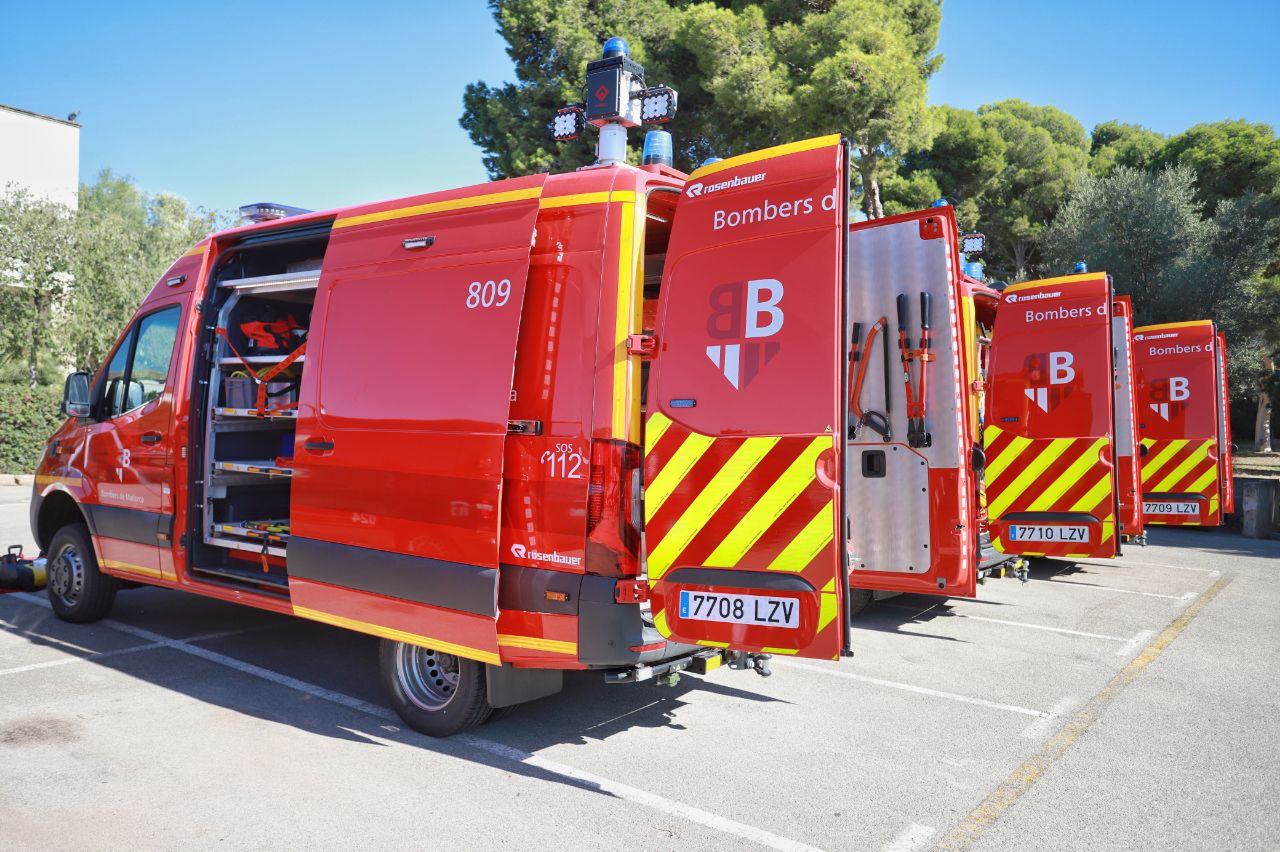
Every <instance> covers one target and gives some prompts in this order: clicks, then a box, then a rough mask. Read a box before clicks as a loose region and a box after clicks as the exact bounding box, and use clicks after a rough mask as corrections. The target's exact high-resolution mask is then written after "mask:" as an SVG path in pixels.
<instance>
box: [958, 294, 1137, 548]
mask: <svg viewBox="0 0 1280 852" xmlns="http://www.w3.org/2000/svg"><path fill="white" fill-rule="evenodd" d="M1112 302H1113V296H1112V292H1111V281H1110V278H1109V277H1108V276H1107V275H1106V273H1104V272H1086V273H1081V274H1076V275H1068V276H1064V277H1061V278H1049V279H1045V280H1041V281H1027V282H1023V283H1021V284H1013V285H1011V286H1009V287H1008V288H1006V289H1005V290H1004V292H1003V294H1002V301H1001V305H1000V309H999V311H998V313H997V315H996V327H995V333H994V335H993V338H992V345H991V392H990V394H989V396H988V397H987V405H988V414H987V417H986V427H985V430H984V436H983V437H984V443H985V446H986V454H987V466H986V495H987V512H988V523H989V525H990V529H991V536H992V541H993V543H994V544H995V546H996V548H997V549H999V550H1001V551H1003V552H1005V553H1018V554H1022V555H1024V556H1075V557H1086V556H1092V557H1100V556H1101V557H1110V556H1116V555H1117V554H1118V553H1119V534H1120V532H1121V530H1120V529H1118V528H1117V520H1118V519H1117V508H1118V500H1117V498H1118V480H1117V470H1116V459H1117V446H1116V434H1117V431H1116V429H1117V427H1116V410H1115V403H1114V396H1115V384H1116V373H1115V365H1114V361H1113V346H1112V342H1113V337H1112V335H1113V331H1112V321H1111V310H1110V308H1111V305H1112Z"/></svg>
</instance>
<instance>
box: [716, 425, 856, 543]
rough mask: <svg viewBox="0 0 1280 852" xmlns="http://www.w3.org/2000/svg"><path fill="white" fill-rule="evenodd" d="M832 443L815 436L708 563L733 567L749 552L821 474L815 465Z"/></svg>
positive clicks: (727, 537)
mask: <svg viewBox="0 0 1280 852" xmlns="http://www.w3.org/2000/svg"><path fill="white" fill-rule="evenodd" d="M830 446H831V438H814V439H813V441H812V442H810V444H809V446H807V447H805V449H804V452H802V453H801V454H800V457H799V458H797V459H796V460H795V461H793V462H792V463H791V465H790V467H788V468H787V469H786V470H785V471H783V473H782V476H780V477H778V479H777V480H776V481H775V482H774V483H773V485H771V486H769V490H768V491H766V492H765V493H764V495H763V496H761V497H760V499H759V500H757V501H756V503H755V505H754V506H752V507H751V508H750V509H748V510H747V513H746V514H745V515H743V516H742V519H741V520H739V521H738V523H737V525H736V526H735V527H734V528H733V530H732V531H731V532H730V533H729V534H728V535H727V536H725V539H724V541H722V542H720V544H719V545H718V546H717V547H716V549H715V550H713V551H712V552H711V555H710V556H708V557H707V559H706V561H705V562H704V563H703V564H704V565H707V566H710V567H713V568H732V567H733V566H735V565H737V564H738V560H740V559H742V557H743V556H745V555H746V553H747V551H748V550H750V549H751V547H752V545H754V544H755V543H756V542H757V541H759V539H760V536H762V535H764V532H765V530H767V529H768V528H769V527H770V526H772V525H773V522H774V521H776V520H777V519H778V518H779V516H781V515H782V513H783V512H785V511H786V510H787V507H788V506H790V505H791V504H792V503H793V502H795V499H796V498H797V497H799V496H800V493H801V492H802V491H804V489H805V488H806V487H807V486H808V485H809V483H810V482H812V481H813V480H814V479H816V478H817V475H818V474H817V469H816V467H815V465H816V464H817V461H818V456H819V455H820V454H821V453H822V451H823V450H824V449H826V448H827V447H830Z"/></svg>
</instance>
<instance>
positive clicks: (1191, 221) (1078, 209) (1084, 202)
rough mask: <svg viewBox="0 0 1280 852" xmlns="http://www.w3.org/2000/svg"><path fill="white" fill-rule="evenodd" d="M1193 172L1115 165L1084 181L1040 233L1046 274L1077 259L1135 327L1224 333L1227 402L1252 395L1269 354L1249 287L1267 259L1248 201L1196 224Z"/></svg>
mask: <svg viewBox="0 0 1280 852" xmlns="http://www.w3.org/2000/svg"><path fill="white" fill-rule="evenodd" d="M1195 180H1196V176H1195V173H1194V172H1193V171H1192V170H1191V169H1189V168H1187V167H1185V166H1170V167H1167V168H1165V169H1162V170H1161V171H1159V172H1144V171H1140V170H1138V169H1133V168H1129V167H1127V166H1118V167H1116V168H1115V169H1114V170H1113V171H1112V173H1111V174H1110V175H1109V176H1108V177H1105V178H1100V177H1097V176H1096V175H1086V176H1084V177H1083V178H1082V179H1081V180H1080V182H1079V184H1078V186H1077V187H1076V190H1075V192H1074V193H1073V195H1072V196H1071V198H1070V200H1069V201H1068V202H1067V203H1066V204H1065V205H1063V207H1062V210H1061V211H1060V212H1059V213H1058V215H1057V217H1056V218H1055V219H1054V220H1053V223H1052V224H1051V225H1050V226H1049V227H1048V228H1046V229H1045V231H1044V234H1043V238H1042V244H1043V247H1044V251H1045V255H1046V258H1047V260H1048V263H1049V266H1050V268H1051V269H1052V270H1053V271H1055V272H1065V271H1067V270H1068V269H1070V267H1071V264H1072V263H1073V262H1074V261H1077V260H1085V261H1087V262H1088V263H1089V266H1090V267H1091V268H1093V269H1100V270H1101V269H1104V270H1106V271H1107V272H1109V273H1111V275H1112V276H1113V277H1114V280H1115V283H1116V290H1117V292H1118V293H1121V294H1128V295H1131V296H1132V297H1133V303H1134V313H1135V320H1136V322H1137V323H1138V324H1140V325H1141V324H1148V323H1155V322H1176V321H1181V320H1186V319H1194V318H1199V317H1209V318H1212V319H1214V320H1215V321H1216V322H1217V323H1218V325H1219V326H1220V327H1221V328H1222V329H1223V330H1224V331H1225V332H1226V334H1227V339H1228V341H1229V344H1230V345H1229V347H1228V354H1229V357H1230V359H1231V364H1230V370H1231V375H1232V391H1233V395H1235V396H1236V397H1238V398H1254V397H1256V395H1257V394H1258V392H1259V387H1260V386H1259V382H1260V380H1261V379H1262V378H1263V376H1262V363H1263V356H1264V355H1265V353H1266V352H1268V351H1274V346H1273V345H1271V346H1269V345H1268V344H1267V343H1266V342H1265V341H1266V339H1267V338H1268V337H1269V336H1270V337H1272V338H1273V339H1274V337H1275V336H1276V335H1277V334H1280V332H1277V331H1276V330H1275V328H1274V326H1275V325H1276V319H1275V316H1274V314H1272V315H1268V314H1267V313H1266V312H1265V311H1264V310H1262V308H1263V302H1262V298H1263V296H1264V292H1263V289H1262V288H1263V285H1262V283H1261V281H1260V279H1259V276H1260V275H1261V273H1262V271H1263V269H1264V268H1265V267H1266V264H1267V262H1268V260H1269V259H1270V257H1271V252H1272V250H1273V245H1272V240H1271V239H1270V237H1269V235H1268V233H1267V230H1266V229H1265V228H1264V227H1263V222H1262V221H1261V220H1260V219H1258V217H1257V214H1256V210H1257V205H1256V203H1255V201H1254V199H1252V198H1250V197H1244V198H1239V199H1230V200H1225V201H1222V202H1221V203H1219V205H1218V208H1217V211H1216V213H1214V214H1213V215H1212V216H1206V215H1205V214H1204V213H1203V212H1202V207H1201V205H1200V203H1199V202H1198V201H1197V199H1196V186H1195Z"/></svg>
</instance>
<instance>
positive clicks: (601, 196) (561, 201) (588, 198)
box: [538, 189, 636, 210]
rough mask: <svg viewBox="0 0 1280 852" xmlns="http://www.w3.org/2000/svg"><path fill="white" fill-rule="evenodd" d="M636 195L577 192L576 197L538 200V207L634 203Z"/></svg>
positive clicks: (614, 191)
mask: <svg viewBox="0 0 1280 852" xmlns="http://www.w3.org/2000/svg"><path fill="white" fill-rule="evenodd" d="M635 200H636V193H635V192H634V191H632V190H622V189H617V190H613V191H606V192H579V193H578V194H576V195H555V196H552V197H550V198H539V199H538V207H540V208H542V209H543V210H549V209H554V208H556V207H578V206H581V205H583V204H608V203H610V202H613V201H630V202H632V203H634V202H635Z"/></svg>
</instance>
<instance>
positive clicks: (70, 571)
mask: <svg viewBox="0 0 1280 852" xmlns="http://www.w3.org/2000/svg"><path fill="white" fill-rule="evenodd" d="M45 574H46V583H47V586H48V593H49V603H50V604H51V605H52V606H53V611H54V612H55V613H56V614H57V616H58V618H61V619H62V620H63V621H70V622H71V623H72V624H87V623H88V622H90V621H97V620H99V619H101V618H105V617H106V615H107V613H109V612H111V607H112V605H113V604H115V602H116V590H117V589H118V588H119V587H120V584H119V582H118V581H117V580H116V578H115V577H109V576H107V575H106V574H103V573H102V572H101V571H99V570H98V557H97V556H96V555H95V554H94V552H93V539H92V538H90V537H89V528H88V527H86V526H85V525H84V524H67V525H66V526H65V527H63V528H62V529H60V530H58V531H57V532H56V533H54V534H53V540H52V541H50V542H49V556H48V562H46V564H45Z"/></svg>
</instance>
